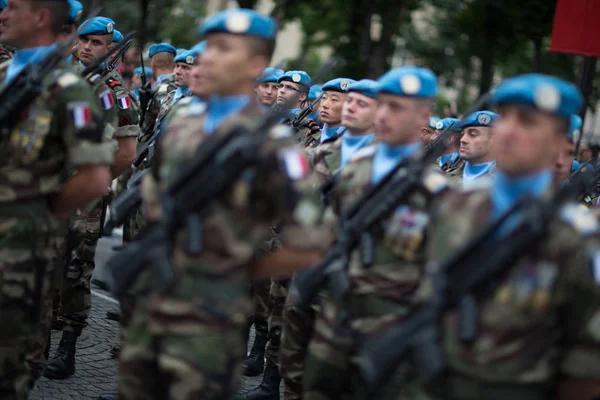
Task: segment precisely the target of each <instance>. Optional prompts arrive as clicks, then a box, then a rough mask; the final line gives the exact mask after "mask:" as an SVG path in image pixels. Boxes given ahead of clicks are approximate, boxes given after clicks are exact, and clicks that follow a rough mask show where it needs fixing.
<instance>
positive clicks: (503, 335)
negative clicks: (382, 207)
mask: <svg viewBox="0 0 600 400" xmlns="http://www.w3.org/2000/svg"><path fill="white" fill-rule="evenodd" d="M491 207H492V206H491V200H490V194H489V192H488V191H483V190H477V191H457V192H453V193H450V194H448V195H447V196H445V198H444V201H443V202H441V203H440V207H439V209H438V210H437V211H436V212H435V213H434V214H433V215H435V218H434V220H433V221H432V224H431V228H430V231H429V241H428V245H427V258H428V260H429V261H430V262H436V261H441V260H445V259H446V258H447V257H448V256H450V255H451V254H452V253H453V252H454V251H456V250H457V249H458V248H460V247H461V246H462V245H463V244H464V243H465V242H467V241H468V240H469V239H470V238H471V237H472V236H473V235H475V234H477V233H479V232H480V231H481V230H482V229H483V228H484V227H485V226H486V225H487V224H488V221H489V220H490V211H491ZM549 229H550V231H549V233H548V234H547V235H546V237H545V238H544V239H542V240H541V241H539V242H538V243H537V244H534V245H532V246H531V247H530V248H529V250H527V251H526V252H525V253H524V254H522V255H521V256H520V257H519V259H518V260H516V261H515V262H514V263H513V264H512V265H511V268H510V269H509V270H508V272H507V273H506V274H504V275H503V276H502V278H501V279H499V280H498V282H497V283H496V284H493V285H492V286H491V287H490V288H489V289H490V290H487V291H485V290H484V291H483V292H482V295H481V296H479V297H478V298H477V302H478V312H479V324H478V335H477V338H476V339H475V340H474V342H471V343H464V342H462V341H461V340H460V339H459V337H458V330H457V322H458V313H457V312H456V311H454V310H453V311H450V312H448V313H446V315H445V317H444V320H443V326H444V328H445V334H444V339H443V341H442V343H443V347H444V352H445V357H446V362H447V364H448V366H449V369H450V372H449V378H452V377H453V376H460V377H461V379H462V380H463V381H465V382H466V383H464V386H465V387H461V388H456V390H468V388H469V387H471V388H472V387H474V386H475V382H477V383H479V384H483V385H485V384H489V385H492V384H498V383H501V384H503V385H516V386H520V387H521V388H526V387H535V385H536V384H538V385H539V384H542V385H541V386H543V388H547V387H548V386H547V385H551V384H552V383H553V382H554V381H555V379H556V374H557V373H560V374H564V375H566V376H570V377H575V378H584V377H589V378H596V379H598V378H599V377H600V351H599V350H598V349H599V348H600V290H599V288H600V286H599V283H598V282H599V280H598V279H599V278H600V276H598V275H596V276H595V277H594V276H592V275H591V274H590V270H593V268H590V264H591V260H590V258H591V256H592V255H594V254H596V256H595V257H594V261H593V263H594V266H595V265H596V263H598V260H597V255H598V224H597V223H596V221H595V220H594V219H593V218H591V214H590V213H589V212H588V211H587V210H585V209H583V208H580V207H578V206H575V205H569V206H565V207H564V208H563V209H562V211H561V212H560V215H557V216H556V217H555V218H554V219H553V220H552V221H551V222H550V228H549ZM473 267H474V268H477V266H476V265H474V266H473ZM594 278H595V279H594ZM427 283H428V279H425V280H424V283H423V285H422V287H423V289H424V293H425V292H426V291H427V290H426V288H428V287H430V286H429V285H428V284H427ZM539 389H542V388H541V387H540V388H539ZM484 390H485V389H484ZM507 390H508V389H507ZM507 393H508V392H507ZM446 396H448V397H450V398H463V397H462V396H463V395H460V394H459V393H444V394H443V395H439V397H440V398H446ZM506 396H507V398H509V397H510V396H509V395H508V394H507V395H506ZM484 397H485V396H484ZM469 398H470V397H469ZM531 398H535V397H531ZM538 398H545V397H543V396H540V397H538Z"/></svg>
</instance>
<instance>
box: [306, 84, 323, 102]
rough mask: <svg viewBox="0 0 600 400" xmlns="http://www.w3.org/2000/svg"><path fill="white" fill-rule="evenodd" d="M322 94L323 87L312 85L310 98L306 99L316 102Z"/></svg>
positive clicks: (309, 93) (309, 92)
mask: <svg viewBox="0 0 600 400" xmlns="http://www.w3.org/2000/svg"><path fill="white" fill-rule="evenodd" d="M321 93H323V88H322V87H321V85H312V86H311V87H310V90H309V91H308V96H306V98H307V99H308V100H316V99H317V98H318V97H319V96H320V95H321Z"/></svg>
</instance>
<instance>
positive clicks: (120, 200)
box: [102, 169, 148, 236]
mask: <svg viewBox="0 0 600 400" xmlns="http://www.w3.org/2000/svg"><path fill="white" fill-rule="evenodd" d="M147 172H148V169H145V170H143V171H140V172H138V173H137V174H135V175H134V176H133V177H131V179H130V180H129V181H128V182H127V190H125V191H123V192H122V193H121V194H120V195H119V196H117V197H116V198H115V199H114V200H113V201H112V202H111V203H110V205H109V206H108V207H109V210H110V213H109V218H108V221H106V224H103V225H102V226H103V227H104V228H103V231H102V234H103V236H110V235H111V233H112V231H113V229H115V228H116V227H118V226H121V225H123V223H124V222H125V220H126V219H127V217H129V216H130V215H132V214H133V213H134V212H135V210H137V209H138V207H139V206H140V205H142V193H141V191H140V184H141V182H142V179H143V178H144V175H146V173H147Z"/></svg>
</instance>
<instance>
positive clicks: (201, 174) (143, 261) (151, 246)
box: [107, 110, 287, 296]
mask: <svg viewBox="0 0 600 400" xmlns="http://www.w3.org/2000/svg"><path fill="white" fill-rule="evenodd" d="M286 113H287V110H285V111H273V112H271V113H269V114H268V115H267V116H266V117H265V118H264V119H263V121H262V122H261V123H260V124H259V126H257V127H256V129H250V128H248V127H246V126H235V127H233V128H231V129H229V130H228V131H227V132H226V133H224V134H222V135H221V134H219V133H218V132H215V133H213V134H212V135H210V136H209V137H208V138H206V140H205V141H204V142H203V143H202V144H201V145H200V147H199V149H198V153H197V155H196V156H195V157H194V159H193V161H192V162H191V163H190V164H189V166H188V167H187V168H185V169H184V170H183V171H182V172H181V173H180V174H178V176H177V177H176V178H175V180H174V182H173V183H172V184H171V185H170V186H169V188H168V189H167V190H166V191H165V192H164V193H163V194H162V195H161V206H162V212H163V215H162V217H161V218H160V219H159V220H158V221H156V222H153V223H151V224H150V225H148V226H147V227H146V228H145V229H144V230H143V231H142V232H141V233H140V235H139V236H138V238H137V239H136V240H135V241H133V242H132V243H131V244H129V245H128V246H127V247H126V248H125V249H123V250H122V251H120V252H119V253H117V254H116V255H115V256H113V257H112V258H111V259H110V260H109V261H108V263H107V268H108V271H109V274H108V275H109V276H110V278H109V281H108V282H107V284H108V286H109V288H110V290H111V291H112V293H114V294H115V295H116V296H120V295H121V294H122V293H124V291H125V290H126V289H127V288H128V287H129V286H130V284H131V283H132V282H133V281H134V280H135V278H136V277H137V276H138V274H139V273H140V272H141V271H142V270H143V269H144V268H145V267H146V266H147V265H148V264H150V265H151V267H152V269H153V270H154V272H155V273H156V275H157V278H158V281H159V283H160V287H161V289H162V290H167V289H168V288H169V286H170V285H171V283H172V281H173V280H174V278H175V275H174V272H173V270H172V268H171V265H170V262H169V259H170V256H171V251H172V237H173V234H174V232H175V231H176V230H177V229H179V228H180V227H182V226H184V227H185V229H186V240H187V241H186V252H187V253H188V254H190V255H198V254H200V253H201V252H202V234H201V232H202V226H201V221H200V215H199V212H200V211H201V210H202V209H203V208H205V207H206V206H208V205H209V204H211V203H212V202H213V201H214V200H215V199H217V198H218V197H219V196H221V195H222V194H223V193H224V192H225V191H226V190H227V189H229V188H230V187H231V184H232V183H233V182H235V181H236V180H237V179H239V178H240V176H241V175H242V174H243V173H244V172H246V171H248V170H249V169H250V168H253V167H254V166H256V164H257V163H258V162H260V155H259V153H258V152H257V151H256V149H257V148H258V147H259V146H260V145H261V144H262V143H263V142H264V140H265V138H266V136H267V135H268V133H269V131H270V129H271V128H272V127H273V126H274V125H276V124H277V123H278V122H279V121H280V120H281V118H282V117H283V116H284V115H285V114H286ZM111 211H112V209H111Z"/></svg>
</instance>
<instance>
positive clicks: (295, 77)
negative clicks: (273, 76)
mask: <svg viewBox="0 0 600 400" xmlns="http://www.w3.org/2000/svg"><path fill="white" fill-rule="evenodd" d="M283 81H288V82H294V83H299V84H301V85H304V86H310V76H309V75H308V74H307V73H306V72H304V71H287V72H286V73H285V74H283V75H281V76H280V77H279V79H277V83H280V82H283Z"/></svg>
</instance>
